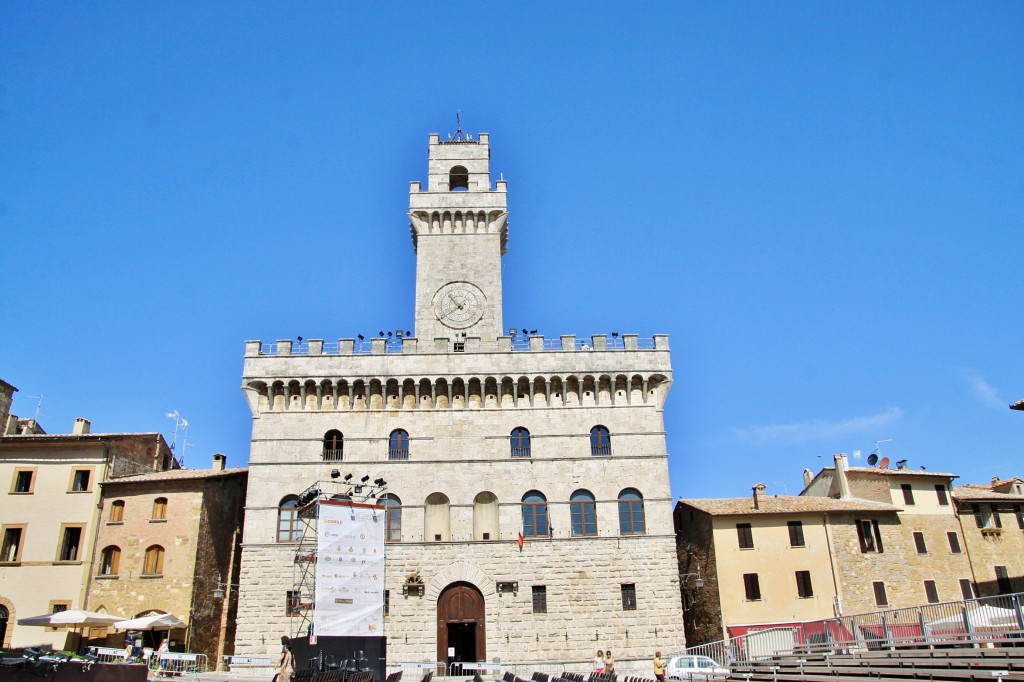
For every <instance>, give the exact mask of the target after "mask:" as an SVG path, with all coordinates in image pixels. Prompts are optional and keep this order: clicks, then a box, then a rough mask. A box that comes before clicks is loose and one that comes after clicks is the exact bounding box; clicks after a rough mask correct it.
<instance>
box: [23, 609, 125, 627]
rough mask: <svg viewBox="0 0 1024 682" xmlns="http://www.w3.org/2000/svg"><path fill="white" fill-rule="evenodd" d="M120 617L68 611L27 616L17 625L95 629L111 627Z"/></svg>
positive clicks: (91, 612) (75, 610)
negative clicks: (88, 626) (92, 626)
mask: <svg viewBox="0 0 1024 682" xmlns="http://www.w3.org/2000/svg"><path fill="white" fill-rule="evenodd" d="M119 620H123V619H122V618H121V617H120V616H111V615H110V614H109V613H97V612H96V611H83V610H82V609H72V610H69V611H58V612H57V613H44V614H43V615H41V616H29V617H28V618H19V619H18V625H39V626H49V627H51V628H59V627H63V626H76V625H94V626H97V627H102V626H107V625H113V624H114V623H116V622H118V621H119Z"/></svg>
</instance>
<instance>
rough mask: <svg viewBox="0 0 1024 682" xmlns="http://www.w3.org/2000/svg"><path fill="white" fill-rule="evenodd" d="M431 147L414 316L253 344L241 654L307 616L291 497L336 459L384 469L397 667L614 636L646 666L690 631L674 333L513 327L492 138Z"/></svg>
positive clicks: (561, 650)
mask: <svg viewBox="0 0 1024 682" xmlns="http://www.w3.org/2000/svg"><path fill="white" fill-rule="evenodd" d="M428 163H429V169H428V181H427V184H426V186H425V187H421V185H420V183H419V182H413V183H411V188H410V194H409V204H410V205H409V214H408V215H409V220H410V226H411V230H412V240H413V245H414V248H415V250H416V258H417V271H416V292H415V297H416V298H415V300H416V310H415V332H414V333H413V334H409V333H407V332H406V333H403V332H401V331H399V332H396V333H395V334H394V336H392V337H391V338H388V337H383V336H382V337H379V338H373V339H362V338H359V339H352V338H348V339H346V338H342V339H340V340H338V341H336V342H334V343H330V342H328V343H324V341H323V340H309V341H306V342H304V343H302V342H300V343H293V342H292V341H278V342H276V343H262V342H259V341H250V342H247V344H246V352H245V366H244V375H243V380H242V388H243V391H244V393H245V396H246V398H247V400H248V403H249V406H250V408H251V410H252V415H253V430H252V450H251V453H250V458H249V467H250V469H249V486H248V494H247V499H246V510H245V531H244V539H243V549H242V559H241V577H240V588H239V608H238V626H237V635H236V642H235V643H236V652H237V653H238V654H240V655H246V654H248V655H268V654H271V655H276V652H277V651H278V649H279V644H278V639H279V637H280V635H282V634H289V635H293V636H294V635H301V634H305V633H304V632H299V629H300V623H302V622H305V621H303V620H302V619H301V618H298V617H297V613H298V609H297V606H299V605H301V604H302V603H303V602H304V601H308V600H309V599H310V596H309V595H307V594H304V593H303V592H302V590H301V589H300V586H299V585H298V583H297V581H296V574H297V573H296V567H295V554H296V552H295V549H296V543H297V541H298V539H299V538H298V535H299V533H300V532H301V531H300V525H301V524H300V522H299V520H298V519H297V518H296V511H295V510H296V504H297V498H298V495H299V494H300V493H301V492H302V491H303V490H304V489H307V488H308V487H309V486H310V485H311V484H314V483H315V482H316V481H321V480H322V481H330V480H331V479H330V476H331V472H332V470H335V474H336V476H337V475H345V474H353V475H354V476H355V479H353V480H358V479H360V478H362V477H363V476H364V475H365V476H369V477H370V478H373V479H377V478H382V479H384V480H386V481H387V490H386V493H387V494H386V497H384V496H383V495H382V497H381V501H382V502H383V503H385V504H387V505H388V511H387V519H388V527H387V544H386V566H387V569H386V575H385V588H386V593H385V605H386V606H385V608H386V616H385V634H386V635H387V638H388V644H387V655H388V665H389V667H393V666H396V665H398V664H399V663H400V662H413V661H444V660H446V659H449V658H451V656H449V652H450V650H451V649H454V650H455V656H454V658H455V660H461V661H495V660H497V661H501V662H506V663H572V664H577V665H589V661H590V660H591V659H592V658H593V655H594V651H595V650H596V649H597V648H602V649H612V650H613V652H614V654H615V655H616V658H617V659H618V660H619V661H620V662H623V663H627V662H628V661H630V660H635V661H637V663H636V665H637V666H638V667H639V666H640V665H642V666H643V667H642V671H643V674H649V670H648V668H649V659H650V657H651V656H652V654H653V652H654V651H655V650H656V649H661V650H663V651H668V650H678V649H680V648H681V647H682V646H683V645H684V641H683V616H682V606H681V602H680V590H679V571H678V565H677V561H676V551H675V539H674V532H673V525H672V502H673V501H672V498H671V493H670V491H669V475H668V474H669V472H668V453H667V451H666V444H665V429H664V419H663V410H664V407H665V400H666V397H667V395H668V389H669V386H670V385H671V382H672V368H671V363H670V358H669V347H668V337H667V336H658V335H656V336H654V337H653V338H640V337H638V336H637V335H633V334H623V335H622V336H618V335H612V336H610V337H609V336H605V335H598V336H592V337H588V338H586V339H577V338H576V337H575V336H561V337H558V338H553V339H552V338H544V337H542V336H537V335H529V334H524V333H522V332H518V333H514V334H509V333H507V331H508V330H506V329H505V327H504V324H503V322H502V278H501V257H502V255H503V254H504V253H505V250H506V243H507V235H508V211H507V204H506V183H505V182H504V181H498V182H496V183H492V181H491V175H490V148H489V136H488V135H487V134H481V135H479V136H478V138H477V139H472V138H471V137H469V136H465V135H458V136H456V138H455V139H454V140H449V141H441V140H440V139H439V136H438V135H436V134H434V135H431V136H430V139H429V153H428ZM389 336H391V335H390V334H389ZM382 492H383V491H382ZM416 574H418V575H416ZM641 661H642V664H641V663H640V662H641ZM584 662H587V663H584ZM628 667H629V666H628V663H627V665H625V666H623V665H620V670H624V669H626V668H628Z"/></svg>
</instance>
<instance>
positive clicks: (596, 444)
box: [590, 426, 612, 455]
mask: <svg viewBox="0 0 1024 682" xmlns="http://www.w3.org/2000/svg"><path fill="white" fill-rule="evenodd" d="M590 454H592V455H610V454H612V437H611V435H610V434H609V433H608V429H607V427H604V426H595V427H594V428H592V429H590Z"/></svg>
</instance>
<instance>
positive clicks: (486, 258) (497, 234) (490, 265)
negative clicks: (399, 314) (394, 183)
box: [409, 131, 508, 346]
mask: <svg viewBox="0 0 1024 682" xmlns="http://www.w3.org/2000/svg"><path fill="white" fill-rule="evenodd" d="M490 160H491V148H490V136H489V135H488V134H487V133H481V134H480V135H479V136H478V138H477V139H475V140H474V139H472V137H471V136H469V135H466V134H465V133H462V132H461V131H460V132H459V133H458V134H456V135H455V137H454V138H453V139H451V140H448V141H444V142H442V141H441V140H440V136H439V135H437V134H436V133H434V134H431V135H430V140H429V147H428V154H427V161H428V170H427V187H426V189H425V190H424V189H422V188H421V186H420V183H419V182H412V183H411V184H410V187H409V225H410V228H411V230H412V242H413V247H414V248H415V250H416V331H415V334H416V337H417V338H418V339H420V343H421V344H431V343H432V342H433V340H434V339H440V338H447V339H451V340H452V341H454V342H459V341H464V340H465V339H467V338H469V339H477V338H478V339H480V341H479V344H480V345H482V346H492V345H494V344H496V343H497V339H498V337H499V336H501V335H502V334H504V330H503V327H502V320H501V257H502V255H503V254H504V253H505V247H506V244H507V242H508V204H507V202H506V183H505V181H504V180H499V181H498V182H497V183H496V184H495V186H494V187H493V188H492V186H491V170H490V165H491V161H490Z"/></svg>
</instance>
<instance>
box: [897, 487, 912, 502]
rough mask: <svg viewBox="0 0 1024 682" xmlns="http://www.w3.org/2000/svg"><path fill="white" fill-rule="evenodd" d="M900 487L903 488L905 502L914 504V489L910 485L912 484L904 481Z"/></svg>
mask: <svg viewBox="0 0 1024 682" xmlns="http://www.w3.org/2000/svg"><path fill="white" fill-rule="evenodd" d="M900 488H901V489H902V490H903V502H904V504H914V489H913V488H911V487H910V484H909V483H903V484H902V485H900Z"/></svg>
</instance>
